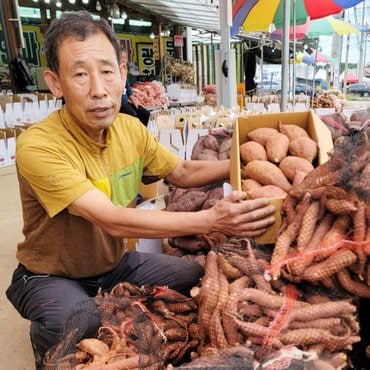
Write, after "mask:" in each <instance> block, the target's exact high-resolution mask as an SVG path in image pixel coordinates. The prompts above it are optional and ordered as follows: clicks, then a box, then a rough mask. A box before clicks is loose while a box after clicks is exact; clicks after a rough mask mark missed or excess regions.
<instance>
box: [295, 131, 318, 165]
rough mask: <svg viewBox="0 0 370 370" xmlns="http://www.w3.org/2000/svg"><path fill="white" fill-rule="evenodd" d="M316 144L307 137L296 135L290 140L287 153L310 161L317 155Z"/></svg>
mask: <svg viewBox="0 0 370 370" xmlns="http://www.w3.org/2000/svg"><path fill="white" fill-rule="evenodd" d="M317 152H318V149H317V144H316V143H315V141H314V140H312V139H311V138H309V137H304V136H301V137H297V138H295V139H293V140H291V141H290V144H289V153H290V154H291V155H293V156H297V157H302V158H305V159H307V160H308V161H309V162H312V161H313V160H314V159H315V158H316V156H317Z"/></svg>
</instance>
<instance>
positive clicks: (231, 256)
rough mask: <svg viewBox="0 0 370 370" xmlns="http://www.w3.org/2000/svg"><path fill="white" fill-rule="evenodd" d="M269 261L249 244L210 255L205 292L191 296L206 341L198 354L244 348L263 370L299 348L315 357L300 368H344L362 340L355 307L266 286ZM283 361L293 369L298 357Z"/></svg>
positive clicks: (277, 284) (232, 242)
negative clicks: (277, 356)
mask: <svg viewBox="0 0 370 370" xmlns="http://www.w3.org/2000/svg"><path fill="white" fill-rule="evenodd" d="M267 255H268V254H267V253H266V252H264V251H263V250H261V248H260V246H255V247H253V248H252V245H251V243H250V241H248V240H247V239H239V240H238V239H229V240H228V241H224V242H223V243H221V244H220V245H219V246H218V248H217V251H215V250H212V251H210V252H209V253H208V255H207V257H206V265H205V275H204V277H203V278H202V281H201V286H200V287H195V288H193V290H192V292H191V293H192V296H193V297H194V298H195V299H196V300H197V302H198V305H199V313H198V324H199V326H200V329H201V333H202V337H203V341H202V342H201V345H200V346H199V347H198V353H199V354H200V355H201V356H203V355H206V354H207V353H208V352H209V350H210V349H213V350H216V349H231V348H232V347H235V346H236V347H238V346H245V347H246V348H250V349H251V351H252V355H251V356H253V357H254V359H255V360H256V363H257V361H258V362H260V364H261V365H262V364H263V363H264V362H265V361H266V358H265V357H264V354H266V352H267V353H269V352H270V351H271V350H272V349H274V350H278V351H279V353H280V354H281V353H282V352H284V350H286V349H287V347H290V348H291V347H292V346H295V347H296V350H297V351H298V352H299V351H309V352H310V353H311V354H312V355H313V356H312V358H311V359H310V360H311V361H310V360H309V359H307V362H306V363H305V364H304V363H303V362H302V363H300V365H301V367H299V368H302V369H319V368H320V369H321V368H325V369H335V368H343V367H344V366H345V365H346V351H348V350H350V349H351V348H352V345H353V344H354V343H356V342H358V341H359V340H360V338H359V336H358V331H359V325H358V322H357V319H356V311H357V309H356V306H355V305H354V304H353V303H351V299H349V298H348V296H346V295H343V296H342V297H339V296H338V297H337V298H334V297H329V296H327V294H322V293H319V292H318V291H316V292H315V290H314V289H313V290H310V289H306V290H305V291H302V290H300V288H298V287H295V286H293V285H291V286H290V285H286V284H285V283H284V282H283V281H282V280H278V281H276V280H270V281H267V280H266V279H265V277H264V270H265V268H266V265H267V261H266V259H265V258H266V257H267ZM322 355H326V360H325V361H324V360H323V357H320V356H322ZM283 357H284V356H283ZM339 358H340V359H341V361H340V364H336V365H334V363H332V361H334V360H335V361H337V360H338V359H339ZM270 360H271V359H270ZM280 360H281V358H280ZM285 360H286V361H288V362H289V361H291V362H290V364H291V365H292V367H293V363H294V357H290V356H289V355H288V354H287V355H286V357H285ZM271 361H272V360H271ZM272 362H273V361H272ZM319 364H320V366H323V367H316V366H319ZM276 365H277V364H276ZM324 365H325V366H324ZM261 368H264V367H263V366H262V367H261ZM282 368H290V367H289V366H287V367H282Z"/></svg>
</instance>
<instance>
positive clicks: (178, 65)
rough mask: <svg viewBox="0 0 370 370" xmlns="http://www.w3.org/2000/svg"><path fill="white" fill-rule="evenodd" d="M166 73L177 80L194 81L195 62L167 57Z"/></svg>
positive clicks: (183, 81)
mask: <svg viewBox="0 0 370 370" xmlns="http://www.w3.org/2000/svg"><path fill="white" fill-rule="evenodd" d="M166 73H167V74H168V75H171V77H172V79H173V80H174V81H175V82H182V83H193V81H194V67H193V64H192V63H190V62H188V61H184V60H179V59H167V65H166Z"/></svg>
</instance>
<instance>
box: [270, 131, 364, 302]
mask: <svg viewBox="0 0 370 370" xmlns="http://www.w3.org/2000/svg"><path fill="white" fill-rule="evenodd" d="M369 159H370V144H369V140H368V135H367V133H366V132H364V131H359V132H357V133H355V134H353V135H351V136H347V137H344V140H343V142H342V143H340V144H337V146H336V148H335V150H334V152H333V153H332V154H331V158H330V160H329V161H328V162H327V163H325V164H323V165H321V166H319V167H317V168H316V169H315V170H314V171H312V172H310V173H309V174H308V175H307V177H306V178H305V179H304V181H303V182H302V183H301V184H300V185H299V186H296V187H294V188H292V189H291V191H290V192H289V194H288V196H287V198H286V199H285V200H284V202H283V206H282V210H283V212H284V222H283V225H282V227H281V228H280V230H279V236H278V238H277V241H276V244H275V248H274V251H273V254H272V258H271V267H270V268H269V273H270V274H271V277H272V278H273V279H277V278H278V277H279V276H280V275H283V276H285V277H286V278H288V279H289V280H291V281H295V282H299V281H307V282H310V283H313V284H322V285H324V286H326V287H342V288H343V289H344V290H345V291H347V292H349V293H350V294H352V295H354V296H356V297H366V298H370V265H369V263H368V255H369V253H370V212H369V211H370V207H369V199H370V185H369V183H370V182H369V174H370V164H369Z"/></svg>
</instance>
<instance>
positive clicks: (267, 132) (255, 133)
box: [248, 127, 279, 146]
mask: <svg viewBox="0 0 370 370" xmlns="http://www.w3.org/2000/svg"><path fill="white" fill-rule="evenodd" d="M277 133H279V131H278V130H277V129H275V128H272V127H259V128H256V129H254V130H252V131H250V132H249V133H248V138H249V140H253V141H257V143H260V144H261V145H263V146H265V144H266V140H267V139H268V138H269V137H270V136H272V135H276V134H277Z"/></svg>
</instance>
